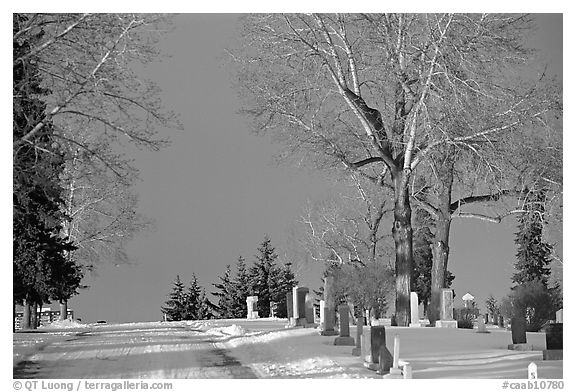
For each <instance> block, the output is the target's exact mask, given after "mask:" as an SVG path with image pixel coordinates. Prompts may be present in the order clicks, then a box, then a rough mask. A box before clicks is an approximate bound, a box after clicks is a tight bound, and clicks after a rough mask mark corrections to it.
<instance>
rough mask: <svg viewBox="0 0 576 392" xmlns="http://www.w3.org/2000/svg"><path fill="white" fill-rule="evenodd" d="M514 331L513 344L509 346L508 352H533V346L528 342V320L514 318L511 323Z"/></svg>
mask: <svg viewBox="0 0 576 392" xmlns="http://www.w3.org/2000/svg"><path fill="white" fill-rule="evenodd" d="M510 327H511V329H512V344H509V345H508V350H516V351H532V345H531V344H528V343H527V340H526V319H525V318H524V317H517V316H514V317H512V321H511V323H510Z"/></svg>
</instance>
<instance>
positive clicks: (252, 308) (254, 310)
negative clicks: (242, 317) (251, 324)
mask: <svg viewBox="0 0 576 392" xmlns="http://www.w3.org/2000/svg"><path fill="white" fill-rule="evenodd" d="M257 305H258V296H256V295H253V296H251V297H246V307H247V310H248V314H247V317H246V318H247V319H257V318H258V306H257Z"/></svg>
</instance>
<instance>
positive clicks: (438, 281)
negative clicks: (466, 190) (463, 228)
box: [428, 146, 455, 324]
mask: <svg viewBox="0 0 576 392" xmlns="http://www.w3.org/2000/svg"><path fill="white" fill-rule="evenodd" d="M454 154H455V152H454V147H453V146H451V147H449V148H448V150H446V151H445V156H444V160H443V162H440V165H439V167H437V173H438V177H439V182H438V188H437V189H438V201H439V206H438V207H439V208H438V218H437V219H436V233H435V236H434V243H432V244H431V245H430V247H431V248H432V273H431V275H432V276H431V287H430V293H431V294H430V311H429V313H428V319H429V320H430V323H431V324H434V323H435V322H436V320H439V319H440V295H441V292H442V289H443V288H444V287H446V272H447V271H448V255H449V253H450V248H449V246H448V243H449V242H448V241H449V239H450V224H451V223H452V211H451V209H450V205H451V203H452V185H453V183H454V161H455V156H454Z"/></svg>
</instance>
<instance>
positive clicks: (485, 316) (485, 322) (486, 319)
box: [484, 313, 488, 324]
mask: <svg viewBox="0 0 576 392" xmlns="http://www.w3.org/2000/svg"><path fill="white" fill-rule="evenodd" d="M484 324H488V313H484Z"/></svg>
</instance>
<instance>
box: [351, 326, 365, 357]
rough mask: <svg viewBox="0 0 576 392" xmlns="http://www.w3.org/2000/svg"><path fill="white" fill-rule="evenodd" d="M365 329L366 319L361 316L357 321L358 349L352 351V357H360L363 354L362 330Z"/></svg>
mask: <svg viewBox="0 0 576 392" xmlns="http://www.w3.org/2000/svg"><path fill="white" fill-rule="evenodd" d="M363 329H364V317H363V316H359V317H358V320H357V321H356V347H354V348H353V349H352V355H354V356H355V357H358V356H360V355H361V354H362V330H363Z"/></svg>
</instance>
